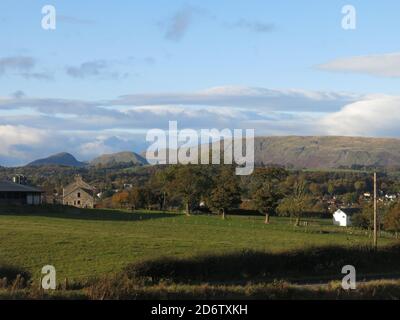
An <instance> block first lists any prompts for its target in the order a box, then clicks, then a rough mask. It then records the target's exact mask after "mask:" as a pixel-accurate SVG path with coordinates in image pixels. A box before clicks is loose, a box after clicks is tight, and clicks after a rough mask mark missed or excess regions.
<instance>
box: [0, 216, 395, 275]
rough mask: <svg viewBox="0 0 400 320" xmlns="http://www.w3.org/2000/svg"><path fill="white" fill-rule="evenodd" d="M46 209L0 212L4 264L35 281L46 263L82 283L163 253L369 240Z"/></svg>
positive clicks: (324, 231) (362, 235)
mask: <svg viewBox="0 0 400 320" xmlns="http://www.w3.org/2000/svg"><path fill="white" fill-rule="evenodd" d="M46 211H48V210H44V211H43V212H42V211H40V210H37V209H36V210H34V211H32V213H8V212H7V210H3V211H2V212H0V262H3V263H8V264H14V265H18V266H22V267H25V268H27V269H28V270H29V271H30V272H31V273H32V276H33V278H34V279H35V278H36V279H37V278H39V277H40V275H41V274H40V271H41V268H42V267H43V266H44V265H47V264H50V265H54V266H55V267H56V270H57V276H58V278H59V279H63V278H65V277H67V278H68V279H73V280H81V279H85V278H88V277H91V276H100V275H103V274H107V273H112V272H118V271H120V270H121V269H122V268H123V267H125V266H126V265H127V264H129V263H132V262H135V261H138V260H141V259H148V258H154V257H160V256H177V257H183V256H191V255H195V254H199V253H225V252H228V251H234V250H240V249H255V250H268V251H281V250H287V249H295V248H305V247H310V246H325V245H344V246H359V245H367V244H370V243H371V238H370V236H369V234H368V233H367V232H365V231H360V230H354V229H341V228H339V227H335V226H332V225H331V221H330V220H320V219H307V221H309V225H308V226H302V227H294V226H293V224H291V223H290V220H289V219H287V218H274V217H273V218H272V219H271V224H270V225H264V223H263V217H247V216H228V219H227V220H225V221H223V220H221V218H220V217H217V216H207V215H198V216H196V215H194V216H190V217H186V216H184V215H181V214H174V213H160V212H158V213H155V212H153V213H149V212H135V213H131V212H124V211H118V210H115V211H112V210H77V209H71V210H70V212H62V211H59V210H58V211H57V210H55V212H54V213H52V212H51V211H49V213H45V212H46ZM392 242H394V239H393V238H391V237H386V238H381V239H380V245H386V244H390V243H392Z"/></svg>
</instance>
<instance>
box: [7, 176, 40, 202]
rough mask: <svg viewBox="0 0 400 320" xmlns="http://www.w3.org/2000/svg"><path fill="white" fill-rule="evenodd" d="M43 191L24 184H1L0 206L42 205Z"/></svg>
mask: <svg viewBox="0 0 400 320" xmlns="http://www.w3.org/2000/svg"><path fill="white" fill-rule="evenodd" d="M42 195H43V191H42V190H40V189H38V188H34V187H31V186H27V185H24V184H19V183H14V182H9V181H3V182H0V204H6V205H7V204H11V205H25V204H29V205H39V204H41V203H42Z"/></svg>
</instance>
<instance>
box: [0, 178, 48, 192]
mask: <svg viewBox="0 0 400 320" xmlns="http://www.w3.org/2000/svg"><path fill="white" fill-rule="evenodd" d="M0 192H43V191H42V190H40V189H38V188H35V187H30V186H26V185H22V184H17V183H13V182H9V181H0Z"/></svg>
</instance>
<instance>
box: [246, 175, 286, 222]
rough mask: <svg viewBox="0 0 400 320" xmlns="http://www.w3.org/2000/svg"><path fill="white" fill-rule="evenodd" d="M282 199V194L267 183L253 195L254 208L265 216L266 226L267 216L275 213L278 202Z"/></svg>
mask: <svg viewBox="0 0 400 320" xmlns="http://www.w3.org/2000/svg"><path fill="white" fill-rule="evenodd" d="M282 197H283V194H282V193H281V192H279V191H278V190H276V188H275V187H274V186H273V185H272V184H271V183H269V182H266V183H264V185H263V186H262V187H261V188H259V189H258V190H257V191H256V192H255V193H254V196H253V202H254V205H255V208H256V209H257V210H258V211H260V212H261V213H264V214H265V223H266V224H268V223H269V216H270V214H271V213H273V212H275V210H276V208H277V206H278V204H279V200H281V199H282Z"/></svg>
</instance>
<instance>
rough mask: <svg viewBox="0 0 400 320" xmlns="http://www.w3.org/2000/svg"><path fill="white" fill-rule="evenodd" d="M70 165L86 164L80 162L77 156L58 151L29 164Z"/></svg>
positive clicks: (81, 165) (79, 165)
mask: <svg viewBox="0 0 400 320" xmlns="http://www.w3.org/2000/svg"><path fill="white" fill-rule="evenodd" d="M49 165H58V166H70V167H83V166H85V165H86V163H84V162H80V161H78V160H76V159H75V157H74V156H73V155H72V154H70V153H67V152H61V153H57V154H55V155H52V156H49V157H47V158H44V159H39V160H35V161H32V162H31V163H28V164H27V166H30V167H32V166H49Z"/></svg>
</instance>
